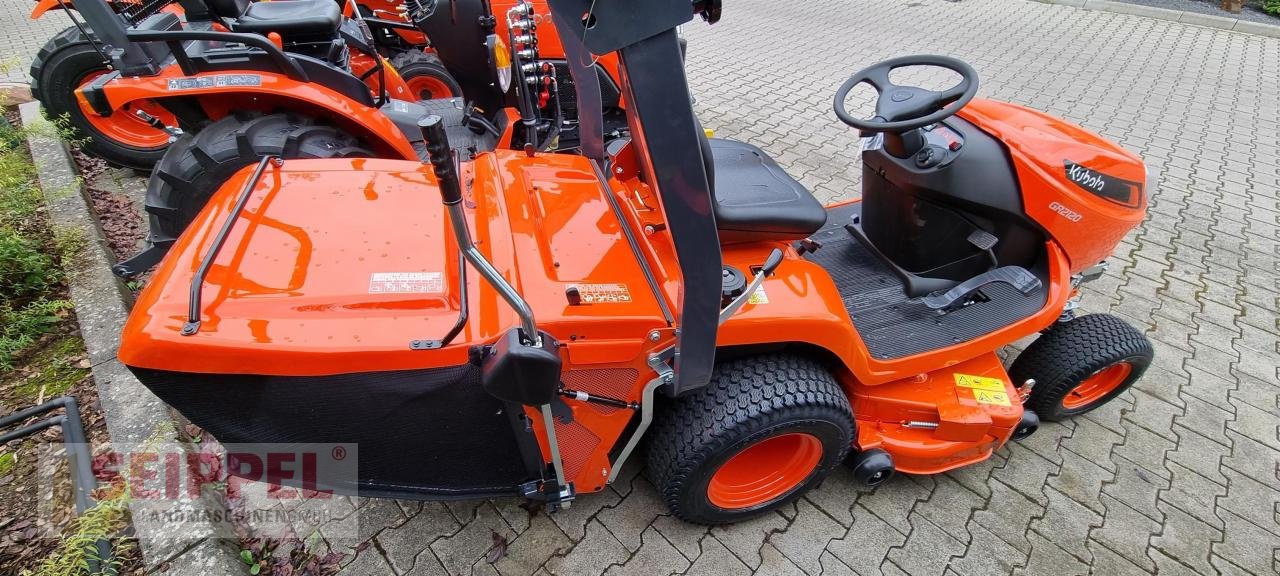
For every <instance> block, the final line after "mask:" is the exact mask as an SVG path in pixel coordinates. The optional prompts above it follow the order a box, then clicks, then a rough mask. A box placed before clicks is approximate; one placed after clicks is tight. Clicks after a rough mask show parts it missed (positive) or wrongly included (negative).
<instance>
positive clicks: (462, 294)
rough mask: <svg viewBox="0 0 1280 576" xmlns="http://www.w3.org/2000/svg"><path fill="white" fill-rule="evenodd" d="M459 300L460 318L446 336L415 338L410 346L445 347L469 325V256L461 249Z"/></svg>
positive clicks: (417, 348)
mask: <svg viewBox="0 0 1280 576" xmlns="http://www.w3.org/2000/svg"><path fill="white" fill-rule="evenodd" d="M458 301H459V302H460V303H461V307H460V308H459V310H458V320H457V321H456V322H454V323H453V327H452V328H450V329H449V332H448V333H447V334H445V335H444V338H441V339H439V340H414V341H412V342H410V343H409V348H410V349H413V350H435V349H437V348H444V347H445V346H448V345H449V343H450V342H453V339H454V338H457V337H458V334H461V333H462V329H463V327H465V326H466V325H467V317H468V315H469V312H468V310H467V257H466V256H465V255H463V253H462V250H461V249H459V250H458Z"/></svg>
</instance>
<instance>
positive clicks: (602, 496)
mask: <svg viewBox="0 0 1280 576" xmlns="http://www.w3.org/2000/svg"><path fill="white" fill-rule="evenodd" d="M620 500H622V498H621V497H619V496H618V495H617V493H615V492H613V491H612V490H602V491H600V492H597V493H595V494H583V495H581V496H578V497H577V498H576V499H574V501H573V506H570V507H569V508H568V509H564V510H558V511H556V513H555V514H552V515H551V520H552V521H553V522H555V523H556V526H559V527H560V529H561V530H563V531H564V533H565V534H566V535H567V536H569V539H570V540H573V541H574V542H577V541H579V540H581V539H582V538H583V535H584V534H585V533H586V525H587V522H589V521H590V520H591V519H592V518H594V517H595V515H596V514H597V513H599V512H600V510H602V509H604V508H606V507H611V506H616V505H617V504H618V502H619V501H620Z"/></svg>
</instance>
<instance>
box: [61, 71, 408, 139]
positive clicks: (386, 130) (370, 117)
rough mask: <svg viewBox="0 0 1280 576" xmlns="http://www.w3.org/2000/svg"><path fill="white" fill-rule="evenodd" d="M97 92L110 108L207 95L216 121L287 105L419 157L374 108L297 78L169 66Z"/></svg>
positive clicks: (111, 83) (82, 99)
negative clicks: (236, 112) (187, 71)
mask: <svg viewBox="0 0 1280 576" xmlns="http://www.w3.org/2000/svg"><path fill="white" fill-rule="evenodd" d="M201 81H203V82H201ZM228 81H234V82H235V84H234V87H228V86H227V83H228ZM219 84H221V85H219ZM102 92H103V96H104V97H105V99H106V101H107V103H108V105H109V106H110V107H111V109H112V110H121V109H122V108H124V106H125V105H127V104H129V103H131V102H134V101H137V100H145V99H151V100H163V99H165V98H173V97H178V96H196V97H201V96H205V95H209V96H212V98H200V100H201V105H202V106H204V108H205V111H206V113H208V114H209V116H210V117H211V118H213V119H215V120H216V119H218V118H222V117H223V116H226V115H227V114H229V113H231V112H232V111H234V110H263V111H271V110H276V109H287V110H293V111H297V112H303V113H307V114H310V115H312V116H314V117H317V118H323V119H325V120H328V121H330V122H333V123H334V124H335V125H337V126H339V127H341V128H343V129H345V130H348V131H349V132H351V134H352V135H353V136H356V137H359V138H361V139H362V140H364V141H365V142H366V143H368V144H369V145H370V146H371V147H372V148H373V149H374V150H375V151H376V152H378V153H379V154H382V155H385V157H388V158H399V159H404V160H415V161H416V160H417V159H418V154H417V152H415V151H414V149H413V144H411V143H410V142H409V140H408V138H406V137H405V135H404V133H403V132H401V131H400V128H399V127H397V126H396V125H395V123H394V122H392V121H391V119H390V118H387V117H386V116H385V115H384V114H383V113H382V112H381V111H380V110H378V109H377V108H373V107H370V106H364V105H362V104H360V103H358V102H354V101H352V100H351V99H350V98H348V97H346V96H344V95H342V94H339V93H337V92H335V91H333V90H330V89H329V88H326V87H324V86H321V85H319V84H315V83H308V82H298V81H296V80H293V79H291V78H289V77H288V76H285V75H284V74H280V73H275V72H253V73H248V74H246V73H239V74H225V73H202V74H196V75H194V76H186V75H184V74H182V71H181V70H179V69H178V67H177V66H171V67H169V68H166V69H165V70H163V71H162V72H161V73H160V74H158V75H156V76H146V77H134V78H115V79H113V80H111V81H109V82H107V83H106V84H105V85H104V86H103V88H102ZM76 98H77V99H78V100H80V102H81V104H82V105H85V106H87V105H88V101H87V100H86V98H85V94H84V92H83V91H78V92H76ZM121 113H125V112H121Z"/></svg>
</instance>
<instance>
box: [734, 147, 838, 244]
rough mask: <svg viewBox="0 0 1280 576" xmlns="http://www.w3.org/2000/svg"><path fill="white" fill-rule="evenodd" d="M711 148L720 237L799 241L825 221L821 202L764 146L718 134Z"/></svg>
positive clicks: (736, 239)
mask: <svg viewBox="0 0 1280 576" xmlns="http://www.w3.org/2000/svg"><path fill="white" fill-rule="evenodd" d="M710 148H711V155H712V157H713V159H714V164H713V166H714V172H715V174H714V176H713V179H712V180H711V181H712V186H713V187H714V189H715V198H716V202H715V213H716V228H718V229H719V230H720V239H721V240H722V241H725V242H747V241H762V240H799V239H801V238H806V237H808V236H809V235H811V234H813V233H814V232H817V231H818V229H819V228H822V226H823V224H826V223H827V211H826V210H824V209H823V208H822V204H821V203H820V202H818V200H817V199H816V198H814V197H813V194H811V193H810V192H809V190H808V189H806V188H805V187H804V185H803V184H801V183H799V182H797V181H796V180H795V178H792V177H791V176H789V175H787V173H786V172H785V171H784V170H783V169H782V167H781V166H778V163H777V162H774V161H773V158H770V157H769V155H768V154H765V152H764V150H761V149H759V148H756V147H755V146H752V145H750V144H747V143H745V142H735V141H733V140H722V139H719V138H712V139H710Z"/></svg>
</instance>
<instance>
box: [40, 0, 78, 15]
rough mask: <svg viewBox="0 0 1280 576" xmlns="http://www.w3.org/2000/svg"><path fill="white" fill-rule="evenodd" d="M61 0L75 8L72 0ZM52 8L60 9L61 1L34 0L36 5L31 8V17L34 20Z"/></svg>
mask: <svg viewBox="0 0 1280 576" xmlns="http://www.w3.org/2000/svg"><path fill="white" fill-rule="evenodd" d="M63 1H64V2H65V3H66V5H67V6H68V7H70V8H75V4H74V3H73V2H72V0H63ZM54 9H57V10H61V9H62V3H59V2H58V0H39V1H38V2H36V7H35V8H32V9H31V19H32V20H35V19H37V18H40V17H41V16H44V13H45V12H48V11H50V10H54Z"/></svg>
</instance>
